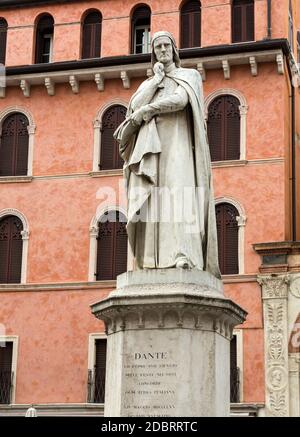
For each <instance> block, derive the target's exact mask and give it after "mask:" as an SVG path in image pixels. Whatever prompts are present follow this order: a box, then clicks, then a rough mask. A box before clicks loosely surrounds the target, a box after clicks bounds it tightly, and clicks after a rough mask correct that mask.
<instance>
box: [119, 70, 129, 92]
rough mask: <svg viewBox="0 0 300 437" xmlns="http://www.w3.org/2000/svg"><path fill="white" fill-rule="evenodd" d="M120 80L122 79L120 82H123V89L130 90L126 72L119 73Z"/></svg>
mask: <svg viewBox="0 0 300 437" xmlns="http://www.w3.org/2000/svg"><path fill="white" fill-rule="evenodd" d="M120 76H121V79H122V82H123V87H124V88H125V89H129V88H130V77H129V75H128V72H127V71H121V75H120Z"/></svg>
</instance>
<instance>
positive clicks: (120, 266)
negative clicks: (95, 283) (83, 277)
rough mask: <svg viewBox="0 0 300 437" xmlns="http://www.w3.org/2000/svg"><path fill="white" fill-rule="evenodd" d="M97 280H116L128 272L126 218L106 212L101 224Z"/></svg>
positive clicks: (115, 212) (119, 214)
mask: <svg viewBox="0 0 300 437" xmlns="http://www.w3.org/2000/svg"><path fill="white" fill-rule="evenodd" d="M97 241H98V244H97V272H96V280H102V281H103V280H114V279H116V277H117V276H118V275H120V274H121V273H124V272H126V270H127V232H126V218H125V217H124V215H123V214H122V213H120V212H119V211H109V212H106V213H105V214H104V215H103V216H102V217H101V220H100V222H99V233H98V237H97Z"/></svg>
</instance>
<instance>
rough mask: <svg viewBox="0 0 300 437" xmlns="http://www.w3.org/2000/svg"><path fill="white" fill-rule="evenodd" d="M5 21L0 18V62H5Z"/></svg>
mask: <svg viewBox="0 0 300 437" xmlns="http://www.w3.org/2000/svg"><path fill="white" fill-rule="evenodd" d="M7 27H8V25H7V21H6V20H5V19H4V18H0V63H1V64H5V55H6V40H7Z"/></svg>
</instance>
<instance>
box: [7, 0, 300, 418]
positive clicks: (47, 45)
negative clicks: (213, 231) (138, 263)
mask: <svg viewBox="0 0 300 437" xmlns="http://www.w3.org/2000/svg"><path fill="white" fill-rule="evenodd" d="M163 29H164V30H168V31H170V32H171V33H172V34H173V35H174V37H175V39H176V41H177V44H178V47H180V57H181V59H182V66H184V67H188V68H195V69H197V70H198V71H199V75H200V76H201V77H202V81H203V89H204V96H205V116H206V121H207V133H208V138H209V143H210V149H211V157H212V167H213V177H214V190H215V198H216V199H215V201H216V215H217V226H218V238H219V260H220V266H221V270H222V274H223V280H224V286H225V293H226V295H227V296H228V297H230V298H231V299H233V300H234V301H235V302H236V303H238V304H239V305H240V306H241V307H242V308H244V309H245V310H246V311H247V312H248V317H247V321H246V322H245V323H244V324H243V325H242V326H240V327H238V329H236V330H235V332H234V336H233V340H232V344H231V388H232V390H231V401H232V414H233V415H239V414H241V415H258V416H264V415H267V416H291V415H293V416H299V415H300V389H299V387H300V342H299V341H298V340H300V335H299V332H300V243H298V242H297V240H298V239H300V220H299V217H300V211H299V207H300V195H299V194H300V191H299V188H298V185H299V179H297V175H299V174H300V172H299V171H300V164H299V147H300V109H299V101H300V100H299V87H300V79H299V69H298V66H297V63H298V62H300V4H299V2H298V1H297V0H291V1H289V0H272V1H271V0H255V1H254V0H237V1H234V0H233V1H230V2H229V1H228V2H224V1H223V0H213V1H212V0H202V1H201V2H200V1H198V0H195V1H183V2H181V1H179V0H166V1H165V2H161V1H157V0H153V1H152V0H151V1H145V2H141V3H138V2H136V1H135V0H126V1H121V0H60V1H58V0H26V1H25V0H2V1H1V4H0V61H1V62H2V63H3V64H5V69H3V75H2V77H0V124H1V142H0V342H1V343H0V345H1V347H0V415H25V411H26V409H27V408H28V407H29V406H30V405H32V404H34V406H35V407H36V408H37V411H38V415H50V414H52V415H60V414H64V415H66V414H67V415H95V414H103V402H104V391H105V368H106V367H107V366H109V363H107V362H106V355H105V354H106V352H105V351H106V340H105V338H106V337H105V333H104V327H103V325H102V324H101V322H99V321H98V320H96V319H95V318H94V317H93V316H92V314H91V311H90V305H91V304H93V303H95V302H97V301H99V300H100V299H101V298H105V297H106V296H107V295H108V294H109V292H110V291H111V290H113V289H114V287H115V285H116V281H115V279H116V276H117V275H118V274H120V273H122V272H123V271H125V270H126V269H127V268H128V269H132V268H133V265H134V260H133V257H132V254H131V253H130V250H129V249H128V248H127V237H126V227H125V225H126V196H125V193H124V187H123V182H122V161H121V159H120V158H119V155H118V152H117V145H116V143H115V142H114V140H113V137H112V133H113V131H114V129H115V128H116V126H117V125H118V124H119V123H120V122H121V121H122V120H123V119H124V117H125V114H126V107H127V105H128V102H129V99H130V97H131V95H132V94H133V92H134V91H135V90H136V89H137V87H138V85H139V84H140V83H141V82H142V81H143V80H144V79H145V78H146V77H147V76H150V75H151V74H152V70H151V64H150V55H149V50H150V37H151V34H153V33H154V32H156V31H159V30H163ZM200 76H199V78H200ZM298 178H299V176H298Z"/></svg>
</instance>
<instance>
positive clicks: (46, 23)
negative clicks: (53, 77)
mask: <svg viewBox="0 0 300 437" xmlns="http://www.w3.org/2000/svg"><path fill="white" fill-rule="evenodd" d="M53 34H54V19H53V17H51V15H48V14H47V15H43V16H42V17H41V18H40V19H39V20H38V22H37V24H36V44H35V63H36V64H45V63H48V62H51V61H52V52H53Z"/></svg>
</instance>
